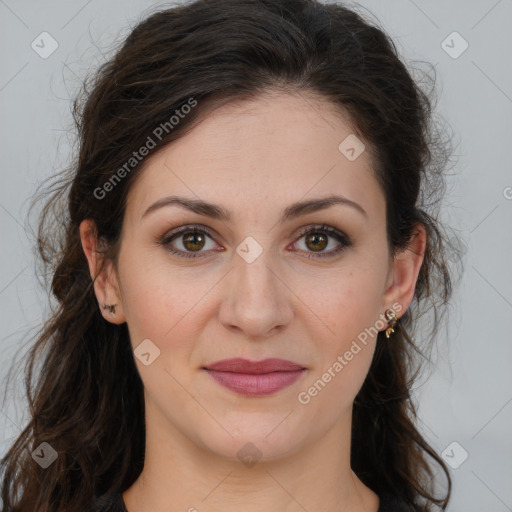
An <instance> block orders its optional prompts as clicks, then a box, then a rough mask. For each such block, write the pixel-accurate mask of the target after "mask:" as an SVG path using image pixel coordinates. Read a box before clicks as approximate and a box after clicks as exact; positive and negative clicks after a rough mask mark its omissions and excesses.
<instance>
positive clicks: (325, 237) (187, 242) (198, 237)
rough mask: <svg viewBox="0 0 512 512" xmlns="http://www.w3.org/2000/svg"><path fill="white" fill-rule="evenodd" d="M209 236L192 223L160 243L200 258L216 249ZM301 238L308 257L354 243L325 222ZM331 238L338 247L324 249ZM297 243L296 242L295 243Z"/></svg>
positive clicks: (328, 253) (182, 254)
mask: <svg viewBox="0 0 512 512" xmlns="http://www.w3.org/2000/svg"><path fill="white" fill-rule="evenodd" d="M207 238H210V239H211V240H212V242H213V233H211V232H210V230H209V229H208V228H206V227H199V226H194V225H192V226H184V227H182V228H179V229H177V230H174V231H172V232H171V233H168V234H167V235H166V236H165V237H164V238H163V239H162V240H161V241H160V243H161V245H163V246H164V247H166V249H167V250H168V251H169V252H170V253H171V254H174V255H176V256H178V257H180V258H200V257H203V256H204V255H203V254H202V253H204V252H206V251H203V250H202V249H205V248H206V250H215V247H216V245H215V243H214V244H213V247H210V248H208V247H207V243H206V242H207ZM301 238H304V239H305V247H306V248H305V249H301V250H302V251H304V252H305V253H307V254H306V257H307V258H330V257H334V256H336V255H338V254H339V253H341V251H343V250H345V249H346V248H347V247H350V246H351V245H352V241H351V240H350V238H349V237H348V236H347V235H345V233H343V232H341V231H339V230H338V229H336V228H333V227H331V226H327V225H325V224H324V225H321V226H317V227H313V228H307V229H305V230H302V232H301V233H300V235H299V239H298V240H300V239H301ZM329 238H332V239H334V240H335V241H337V242H338V247H337V248H334V249H331V250H330V251H324V249H325V248H326V247H328V246H329ZM175 240H176V241H177V242H178V243H177V245H178V246H181V247H178V248H176V247H175V246H173V243H175V242H174V241H175ZM297 243H298V242H295V244H297ZM295 244H294V245H295ZM334 245H336V244H334Z"/></svg>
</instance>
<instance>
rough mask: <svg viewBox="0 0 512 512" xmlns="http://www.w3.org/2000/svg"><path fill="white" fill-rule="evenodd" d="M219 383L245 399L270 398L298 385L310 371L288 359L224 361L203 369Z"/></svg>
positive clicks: (238, 359)
mask: <svg viewBox="0 0 512 512" xmlns="http://www.w3.org/2000/svg"><path fill="white" fill-rule="evenodd" d="M203 370H205V371H206V372H207V373H208V374H209V375H210V376H211V377H212V378H213V379H215V381H216V382H217V383H219V384H220V385H221V386H224V387H225V388H228V389H230V390H231V391H234V392H236V393H238V394H240V395H244V396H267V395H271V394H273V393H276V392H277V391H280V390H281V389H284V388H286V387H288V386H291V385H292V384H293V383H294V382H296V381H297V380H298V379H299V378H300V377H301V376H302V375H303V374H304V373H305V372H306V368H305V367H304V366H302V365H300V364H297V363H294V362H292V361H286V360H284V359H265V360H263V361H249V360H247V359H240V358H237V359H224V360H222V361H217V362H216V363H213V364H210V365H208V366H206V367H203Z"/></svg>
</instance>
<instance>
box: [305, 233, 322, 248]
mask: <svg viewBox="0 0 512 512" xmlns="http://www.w3.org/2000/svg"><path fill="white" fill-rule="evenodd" d="M325 238H326V237H325V236H324V235H309V237H308V241H309V240H311V239H313V240H314V242H313V244H314V245H316V248H317V249H318V248H319V249H320V250H322V249H324V248H325V246H326V240H325ZM319 239H323V242H324V243H323V244H322V243H321V242H320V247H319V246H318V240H319Z"/></svg>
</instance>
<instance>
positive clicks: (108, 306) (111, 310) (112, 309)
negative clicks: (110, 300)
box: [103, 304, 117, 315]
mask: <svg viewBox="0 0 512 512" xmlns="http://www.w3.org/2000/svg"><path fill="white" fill-rule="evenodd" d="M116 306H117V304H103V309H108V311H109V313H110V314H111V315H113V314H114V313H115V312H116Z"/></svg>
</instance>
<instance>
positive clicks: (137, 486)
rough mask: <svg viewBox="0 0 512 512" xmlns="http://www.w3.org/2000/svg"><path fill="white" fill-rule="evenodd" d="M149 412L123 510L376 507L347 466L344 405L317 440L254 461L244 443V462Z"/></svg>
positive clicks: (332, 511) (341, 511) (371, 510)
mask: <svg viewBox="0 0 512 512" xmlns="http://www.w3.org/2000/svg"><path fill="white" fill-rule="evenodd" d="M150 417H151V418H152V419H153V421H152V422H147V424H146V454H145V462H144V469H143V471H142V473H141V474H140V476H139V478H138V479H137V480H136V482H135V483H134V484H133V485H132V486H131V487H130V488H129V489H127V490H126V491H125V492H124V493H123V499H124V502H125V504H126V507H127V509H128V512H154V511H155V510H185V511H188V512H196V511H198V512H207V511H220V510H222V512H235V511H236V512H239V511H240V507H241V506H242V505H243V510H244V512H260V511H261V510H265V511H266V512H283V511H286V512H288V511H289V512H292V511H293V512H294V511H297V512H299V511H301V512H303V511H304V510H323V511H325V512H349V511H350V512H377V509H378V505H379V499H378V497H377V495H376V494H375V493H374V492H373V491H371V490H370V489H369V488H367V487H366V486H365V485H364V484H363V483H362V482H361V481H360V480H359V479H358V478H357V476H356V475H355V473H354V472H353V471H352V470H351V468H350V432H351V419H352V418H351V410H350V411H348V414H346V415H345V416H342V418H341V419H340V421H339V422H338V423H336V424H335V425H334V426H333V427H332V428H331V430H330V431H328V432H327V433H326V434H325V435H324V436H322V438H321V439H320V440H318V441H316V442H315V443H309V444H308V443H307V440H304V441H303V443H302V445H303V446H302V447H301V449H300V450H297V451H296V452H294V453H289V454H288V455H287V456H282V457H279V458H276V459H271V458H270V457H265V456H264V455H265V454H264V453H261V458H259V457H258V456H256V455H255V454H256V449H255V448H252V446H253V445H248V446H247V448H246V451H247V454H248V456H249V458H247V459H244V460H245V463H244V462H241V461H240V460H238V459H237V458H236V457H235V458H234V460H229V459H227V458H226V457H222V456H219V455H218V454H216V453H213V452H212V451H211V450H208V449H207V448H206V447H201V446H200V442H192V441H191V440H190V439H189V438H187V437H186V436H184V435H182V433H181V432H180V431H179V430H177V429H176V430H175V429H173V428H171V427H169V423H168V421H167V422H164V419H163V418H160V421H162V423H161V424H158V423H159V419H158V417H157V416H156V415H155V414H152V415H150ZM164 424H165V428H164V430H162V427H163V426H164ZM163 431H166V435H165V436H164V437H162V434H161V432H163ZM157 432H158V435H157ZM251 455H253V459H254V460H251V458H250V457H251Z"/></svg>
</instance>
